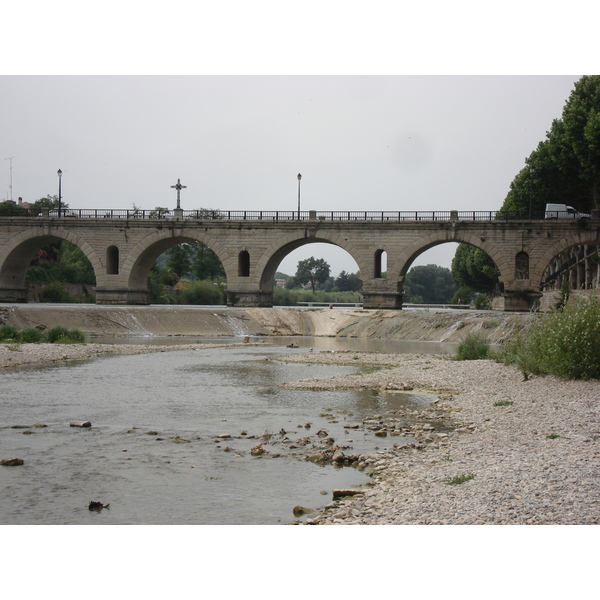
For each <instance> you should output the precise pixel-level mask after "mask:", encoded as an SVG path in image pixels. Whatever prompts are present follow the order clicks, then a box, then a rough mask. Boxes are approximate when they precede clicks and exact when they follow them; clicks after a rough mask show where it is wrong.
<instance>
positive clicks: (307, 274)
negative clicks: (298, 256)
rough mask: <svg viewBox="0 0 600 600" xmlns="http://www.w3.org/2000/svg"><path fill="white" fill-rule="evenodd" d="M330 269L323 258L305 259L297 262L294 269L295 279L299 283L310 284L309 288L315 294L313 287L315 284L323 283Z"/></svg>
mask: <svg viewBox="0 0 600 600" xmlns="http://www.w3.org/2000/svg"><path fill="white" fill-rule="evenodd" d="M329 271H330V267H329V265H328V264H327V263H326V262H325V259H323V258H317V259H315V258H314V257H312V256H311V257H310V258H307V259H306V260H301V261H300V262H298V267H297V269H296V279H297V280H298V281H299V282H300V283H303V284H305V283H308V282H310V287H311V289H312V291H313V294H314V293H315V286H316V284H317V283H323V282H324V281H326V280H327V278H328V277H329Z"/></svg>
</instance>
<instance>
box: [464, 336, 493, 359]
mask: <svg viewBox="0 0 600 600" xmlns="http://www.w3.org/2000/svg"><path fill="white" fill-rule="evenodd" d="M489 354H490V343H489V341H488V339H487V336H485V335H484V334H483V333H480V332H477V331H476V332H473V331H471V332H470V333H468V334H467V335H466V336H465V337H464V338H463V339H462V340H461V342H460V343H459V344H458V350H457V352H456V360H481V359H482V358H488V357H489Z"/></svg>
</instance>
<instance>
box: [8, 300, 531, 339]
mask: <svg viewBox="0 0 600 600" xmlns="http://www.w3.org/2000/svg"><path fill="white" fill-rule="evenodd" d="M533 318H535V316H534V315H530V314H514V313H491V312H487V313H484V312H476V311H464V312H453V311H441V310H434V309H431V310H403V311H398V310H390V311H383V310H382V311H379V310H355V309H287V308H246V309H244V308H222V307H216V308H215V307H197V306H159V305H157V306H99V305H95V304H63V305H56V304H2V305H0V324H3V323H9V324H11V325H14V326H15V327H17V328H18V329H23V328H24V327H36V326H37V327H46V328H49V327H52V326H54V325H63V326H68V327H69V328H77V329H80V330H81V331H83V332H84V333H85V334H86V336H87V337H88V339H91V338H93V337H98V336H150V335H154V336H202V337H215V336H244V335H250V336H268V335H277V336H288V335H301V336H302V335H303V336H307V335H313V336H333V337H348V338H380V339H398V340H418V341H435V342H456V341H459V340H460V339H462V338H463V337H464V336H465V335H466V334H467V333H468V332H469V331H474V330H483V331H485V333H486V334H487V336H488V337H489V339H490V341H491V342H500V341H503V340H505V339H507V338H509V337H510V336H511V335H513V334H514V333H515V332H516V331H518V330H519V329H521V328H522V327H524V326H527V324H528V323H530V322H531V320H532V319H533Z"/></svg>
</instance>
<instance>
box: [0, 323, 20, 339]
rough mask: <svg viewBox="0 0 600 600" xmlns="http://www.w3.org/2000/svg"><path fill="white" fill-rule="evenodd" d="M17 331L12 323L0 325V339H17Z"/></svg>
mask: <svg viewBox="0 0 600 600" xmlns="http://www.w3.org/2000/svg"><path fill="white" fill-rule="evenodd" d="M18 339H19V332H18V331H17V330H16V328H15V327H13V326H12V325H2V327H0V341H4V340H18Z"/></svg>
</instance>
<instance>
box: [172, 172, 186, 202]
mask: <svg viewBox="0 0 600 600" xmlns="http://www.w3.org/2000/svg"><path fill="white" fill-rule="evenodd" d="M171 187H172V188H173V189H175V190H177V208H179V193H180V192H181V190H184V189H185V188H187V185H181V182H180V180H179V178H178V179H177V185H172V186H171Z"/></svg>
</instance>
